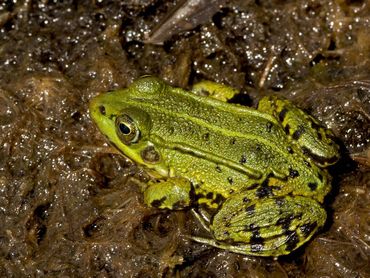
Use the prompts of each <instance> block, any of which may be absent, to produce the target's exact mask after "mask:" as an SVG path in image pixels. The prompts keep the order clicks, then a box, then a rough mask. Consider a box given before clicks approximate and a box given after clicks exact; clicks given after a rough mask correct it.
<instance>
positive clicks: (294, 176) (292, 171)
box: [289, 168, 299, 178]
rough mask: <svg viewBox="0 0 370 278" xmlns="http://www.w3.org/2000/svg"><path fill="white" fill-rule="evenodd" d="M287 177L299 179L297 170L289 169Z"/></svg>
mask: <svg viewBox="0 0 370 278" xmlns="http://www.w3.org/2000/svg"><path fill="white" fill-rule="evenodd" d="M289 176H290V177H291V178H296V177H299V172H298V171H297V170H294V169H292V168H289Z"/></svg>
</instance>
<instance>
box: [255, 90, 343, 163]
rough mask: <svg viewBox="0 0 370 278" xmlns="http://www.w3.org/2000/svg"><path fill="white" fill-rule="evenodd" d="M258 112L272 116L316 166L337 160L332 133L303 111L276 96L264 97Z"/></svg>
mask: <svg viewBox="0 0 370 278" xmlns="http://www.w3.org/2000/svg"><path fill="white" fill-rule="evenodd" d="M258 110H259V111H261V112H265V113H268V114H271V115H272V116H274V117H275V118H276V119H277V120H278V121H279V122H280V123H281V125H282V126H283V128H284V130H285V132H286V133H287V135H289V136H290V138H292V140H293V141H295V142H296V143H297V144H298V145H299V146H300V147H301V148H302V151H303V152H304V153H306V154H308V155H310V156H311V157H312V158H313V159H314V161H315V162H316V164H318V165H320V166H328V165H331V164H334V163H335V162H336V161H337V160H338V158H339V155H338V153H339V147H338V145H337V144H336V143H335V142H334V141H333V140H332V138H333V135H332V133H331V132H330V131H329V130H327V129H324V128H323V127H322V126H320V124H319V123H318V122H317V121H316V120H315V119H314V118H313V117H311V116H310V115H308V114H307V113H305V112H304V111H303V110H301V109H299V108H298V107H296V106H295V105H294V104H293V103H291V102H290V101H288V100H286V99H281V98H278V97H276V96H268V97H264V98H262V99H261V100H260V102H259V104H258Z"/></svg>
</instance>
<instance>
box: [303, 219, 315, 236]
mask: <svg viewBox="0 0 370 278" xmlns="http://www.w3.org/2000/svg"><path fill="white" fill-rule="evenodd" d="M316 227H317V222H316V221H315V222H313V223H307V224H304V225H302V226H300V227H299V229H300V231H301V232H302V234H303V236H304V237H308V236H309V235H310V234H311V233H312V232H313V231H314V230H315V229H316Z"/></svg>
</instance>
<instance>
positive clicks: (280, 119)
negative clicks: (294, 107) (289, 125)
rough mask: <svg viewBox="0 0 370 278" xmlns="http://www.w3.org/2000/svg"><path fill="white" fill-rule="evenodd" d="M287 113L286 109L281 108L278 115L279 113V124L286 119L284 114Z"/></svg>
mask: <svg viewBox="0 0 370 278" xmlns="http://www.w3.org/2000/svg"><path fill="white" fill-rule="evenodd" d="M287 113H288V109H286V108H283V109H282V110H281V111H280V113H279V121H280V122H283V121H284V119H285V117H286V114H287Z"/></svg>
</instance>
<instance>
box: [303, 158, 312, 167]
mask: <svg viewBox="0 0 370 278" xmlns="http://www.w3.org/2000/svg"><path fill="white" fill-rule="evenodd" d="M303 163H304V164H305V165H306V166H307V167H309V168H311V167H312V166H311V163H309V162H308V161H307V160H305V161H303Z"/></svg>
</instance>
